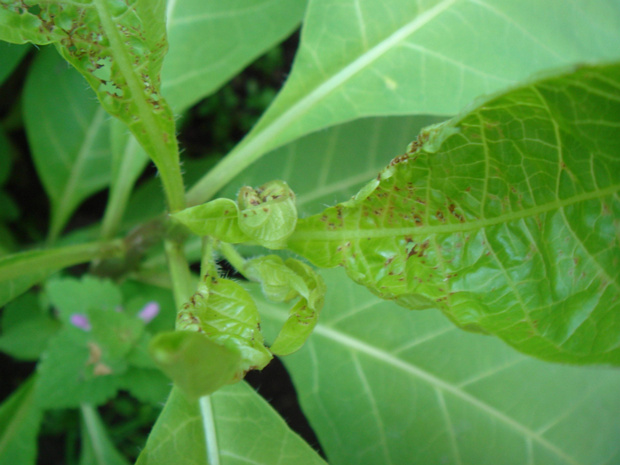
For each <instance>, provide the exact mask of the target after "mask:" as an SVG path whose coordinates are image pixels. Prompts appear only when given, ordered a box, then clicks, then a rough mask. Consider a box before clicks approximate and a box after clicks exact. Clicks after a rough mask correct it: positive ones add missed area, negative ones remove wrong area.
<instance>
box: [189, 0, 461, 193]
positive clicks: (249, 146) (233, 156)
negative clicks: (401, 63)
mask: <svg viewBox="0 0 620 465" xmlns="http://www.w3.org/2000/svg"><path fill="white" fill-rule="evenodd" d="M459 1H461V0H443V1H442V2H440V3H438V4H437V5H435V6H433V7H432V8H429V9H428V10H426V11H424V12H423V13H422V14H420V15H419V16H417V17H416V18H415V19H414V20H413V21H410V22H409V23H407V24H405V25H404V26H402V27H400V28H399V29H397V30H396V31H395V32H393V33H392V34H391V35H389V36H388V37H386V38H385V39H383V40H381V41H380V42H379V43H377V44H376V45H375V46H373V47H372V48H370V49H368V50H367V51H365V52H364V53H363V54H362V55H361V56H359V57H357V58H355V59H354V60H352V61H351V62H350V63H349V64H348V65H346V66H345V67H343V68H342V69H341V70H339V71H338V72H337V73H335V74H333V75H332V76H331V77H330V78H329V79H327V80H325V81H323V82H321V83H320V84H318V85H317V86H316V87H314V88H313V90H311V91H310V92H308V94H307V95H305V96H304V97H303V98H301V99H299V100H296V101H295V102H294V104H293V105H291V106H290V107H288V108H287V109H286V110H285V111H284V112H281V113H278V114H276V115H275V116H274V117H273V119H271V120H270V121H268V122H267V123H262V122H263V121H265V120H264V119H261V121H259V123H258V124H257V126H256V127H255V130H253V131H252V132H250V134H249V135H248V136H247V137H246V138H245V139H244V140H243V141H242V142H241V143H240V144H239V145H237V147H236V148H235V149H234V150H233V151H232V152H230V153H229V154H228V155H227V156H226V158H224V160H222V161H221V162H220V163H219V164H218V165H217V166H216V167H215V168H214V169H213V170H211V171H210V172H209V173H208V174H207V175H206V176H204V177H203V178H201V179H200V180H199V181H198V182H197V183H196V184H195V185H194V186H193V187H192V188H191V189H190V190H189V192H188V195H187V201H188V203H189V204H190V205H193V204H198V203H202V202H204V201H206V200H209V199H210V198H211V197H212V196H213V195H214V194H215V193H216V192H217V191H218V190H219V189H220V188H221V187H222V186H224V185H226V184H227V183H228V182H229V181H230V180H232V179H233V178H234V177H235V176H237V174H239V173H240V172H242V171H243V170H244V169H245V168H246V167H247V166H249V165H250V164H252V163H254V162H255V161H256V160H258V159H259V158H261V157H262V156H263V155H264V154H265V153H266V152H267V151H268V150H272V149H275V148H276V147H277V146H279V145H282V144H283V143H284V142H282V141H281V142H280V143H279V144H278V143H275V144H274V140H276V139H277V138H278V137H279V136H280V135H281V134H282V133H283V132H285V131H286V129H288V128H289V127H290V126H291V125H293V124H294V123H295V122H297V121H298V119H299V117H300V116H302V115H304V114H305V113H306V112H307V111H308V110H309V109H310V108H312V107H313V106H314V105H316V103H317V102H320V101H322V100H323V99H324V98H325V97H326V96H328V95H330V94H331V93H332V92H333V91H334V90H336V89H338V88H339V87H340V86H341V85H342V84H343V83H344V82H347V81H348V80H349V79H351V78H352V77H353V76H356V75H357V74H358V73H359V72H360V70H363V69H366V68H367V67H368V66H370V65H371V64H372V63H374V62H375V61H376V60H378V59H379V58H380V57H382V56H383V55H384V54H385V53H386V52H388V51H389V50H392V49H393V48H394V46H396V45H397V44H399V43H401V42H402V41H403V40H404V39H406V38H407V37H409V36H411V35H412V34H413V33H414V32H416V31H417V30H419V29H420V28H422V27H423V26H425V25H426V24H427V23H429V22H430V21H431V20H433V19H434V18H435V17H437V16H439V15H440V14H442V13H443V12H444V11H446V10H448V9H449V8H450V7H451V6H452V5H453V4H455V3H457V2H459ZM265 115H266V116H267V117H269V116H270V111H269V110H268V111H267V113H266V114H265Z"/></svg>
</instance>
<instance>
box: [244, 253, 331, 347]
mask: <svg viewBox="0 0 620 465" xmlns="http://www.w3.org/2000/svg"><path fill="white" fill-rule="evenodd" d="M246 272H247V274H248V276H249V277H250V278H251V279H254V280H256V281H259V282H260V283H261V286H262V289H263V293H264V294H265V296H266V297H268V298H269V299H271V300H273V301H276V302H286V301H289V300H292V299H294V298H295V297H299V300H298V301H297V302H296V303H295V304H294V305H293V307H292V308H291V310H290V312H289V317H288V319H287V320H286V322H285V323H284V326H283V327H282V329H281V330H280V333H279V334H278V336H277V337H276V339H275V341H274V343H273V344H272V345H271V352H273V353H274V354H276V355H288V354H291V353H293V352H295V351H297V350H299V349H300V348H301V346H303V344H304V343H305V342H306V340H307V339H308V337H309V336H310V334H311V333H312V330H313V329H314V326H315V325H316V323H317V321H318V319H319V314H320V312H321V309H322V308H323V303H324V298H325V291H326V287H325V283H324V281H323V278H321V276H320V275H319V274H318V273H316V272H315V271H314V270H313V269H312V268H311V267H310V266H308V265H306V264H305V263H302V262H300V261H299V260H295V259H293V258H289V259H287V260H286V261H283V260H282V259H281V258H280V257H278V256H277V255H269V256H266V257H258V258H255V259H253V260H250V261H249V262H248V263H247V265H246Z"/></svg>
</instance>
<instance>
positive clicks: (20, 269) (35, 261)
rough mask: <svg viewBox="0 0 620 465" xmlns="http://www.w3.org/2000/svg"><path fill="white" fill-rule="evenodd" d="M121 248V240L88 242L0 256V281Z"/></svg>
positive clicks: (103, 256) (106, 253)
mask: <svg viewBox="0 0 620 465" xmlns="http://www.w3.org/2000/svg"><path fill="white" fill-rule="evenodd" d="M122 250H123V241H122V240H121V239H117V240H114V241H108V242H89V243H87V244H79V245H71V246H68V247H58V248H55V249H47V250H32V251H29V252H21V253H17V254H13V255H9V256H8V257H2V258H0V282H2V281H7V280H9V279H14V278H17V277H19V276H23V275H27V274H33V273H45V272H52V271H55V270H59V269H61V268H65V267H67V266H72V265H77V264H79V263H86V262H89V261H91V260H93V259H95V258H105V257H107V256H110V255H114V254H116V253H119V252H121V251H122Z"/></svg>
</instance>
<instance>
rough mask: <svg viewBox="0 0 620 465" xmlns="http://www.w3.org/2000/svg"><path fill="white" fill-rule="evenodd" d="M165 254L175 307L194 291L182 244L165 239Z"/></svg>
mask: <svg viewBox="0 0 620 465" xmlns="http://www.w3.org/2000/svg"><path fill="white" fill-rule="evenodd" d="M164 248H165V249H166V256H167V257H168V269H169V270H170V278H171V279H172V292H173V293H174V302H175V303H176V306H177V309H180V308H181V306H182V305H183V304H184V303H185V302H187V301H188V300H189V298H190V297H191V296H192V294H193V293H194V289H193V288H192V284H191V283H192V276H191V274H190V271H189V266H188V264H187V260H186V259H185V254H184V253H183V245H182V244H181V243H179V242H177V241H173V240H170V239H167V240H166V241H165V242H164Z"/></svg>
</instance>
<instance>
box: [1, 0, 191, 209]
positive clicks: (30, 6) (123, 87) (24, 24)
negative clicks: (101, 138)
mask: <svg viewBox="0 0 620 465" xmlns="http://www.w3.org/2000/svg"><path fill="white" fill-rule="evenodd" d="M165 3H166V2H165V0H133V1H132V2H131V4H128V3H127V2H125V1H118V0H88V1H85V2H81V3H75V2H72V1H55V0H39V1H37V2H25V1H23V0H19V1H17V2H15V1H13V0H0V39H2V40H6V41H9V42H14V43H25V42H32V43H35V44H54V45H55V46H56V48H57V49H58V50H59V52H60V53H61V54H62V56H63V57H64V58H65V59H66V60H67V61H68V62H69V63H71V64H72V65H73V66H75V68H76V69H77V70H78V71H79V72H80V73H81V74H82V75H83V76H84V77H85V78H86V80H87V81H88V83H89V84H90V86H91V87H92V88H93V89H94V90H95V93H96V94H97V97H98V98H99V101H100V102H101V104H102V106H103V107H104V108H105V110H107V111H108V112H109V113H110V114H111V115H113V116H116V117H117V118H119V119H120V120H121V121H123V122H124V123H125V124H127V125H128V126H129V129H130V130H131V132H132V133H133V134H134V136H135V137H136V139H138V141H139V142H140V144H141V145H142V146H143V148H144V149H145V150H146V152H147V153H148V154H149V156H150V157H151V158H152V159H153V161H154V162H155V164H156V165H157V167H158V168H159V170H160V174H161V177H162V183H163V184H164V186H165V188H166V193H167V194H168V203H169V207H170V208H171V209H172V210H176V209H181V208H182V206H183V203H184V199H183V186H182V184H183V182H182V179H181V173H180V169H179V155H178V147H177V140H176V134H175V125H174V118H173V115H172V111H171V110H170V108H169V106H168V104H167V103H166V101H165V100H164V99H163V98H162V96H161V94H160V79H159V73H160V70H161V66H162V62H163V58H164V54H165V53H166V50H167V41H166V24H165V7H166V4H165Z"/></svg>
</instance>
